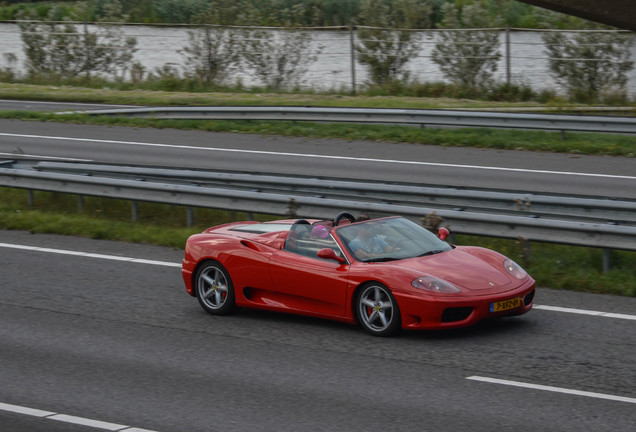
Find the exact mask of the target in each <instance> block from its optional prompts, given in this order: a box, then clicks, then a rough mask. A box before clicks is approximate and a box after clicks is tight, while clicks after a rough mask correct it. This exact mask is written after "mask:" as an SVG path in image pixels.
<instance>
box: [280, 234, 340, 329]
mask: <svg viewBox="0 0 636 432" xmlns="http://www.w3.org/2000/svg"><path fill="white" fill-rule="evenodd" d="M304 240H306V241H304V242H303V244H302V245H300V246H299V244H298V243H300V241H299V242H298V243H297V242H294V244H293V245H291V244H290V242H288V243H287V244H286V247H284V248H283V249H281V250H279V251H277V252H276V253H274V254H273V255H272V257H271V261H270V272H271V275H272V282H273V283H272V290H273V291H274V292H276V294H277V297H278V299H279V300H280V302H281V303H283V304H284V307H286V308H289V309H293V310H297V311H303V312H310V313H313V314H319V315H329V316H338V317H342V316H344V315H345V303H346V298H347V280H348V279H347V276H348V273H349V264H348V263H339V262H337V261H335V260H327V259H322V258H318V256H317V255H316V253H317V251H318V250H320V249H322V248H324V247H330V248H332V249H334V250H335V251H336V253H337V254H340V256H342V255H341V254H342V252H341V251H340V248H339V247H338V245H337V244H336V242H335V241H334V240H333V238H332V237H331V236H328V237H327V238H320V239H311V238H308V239H304ZM281 306H282V305H281Z"/></svg>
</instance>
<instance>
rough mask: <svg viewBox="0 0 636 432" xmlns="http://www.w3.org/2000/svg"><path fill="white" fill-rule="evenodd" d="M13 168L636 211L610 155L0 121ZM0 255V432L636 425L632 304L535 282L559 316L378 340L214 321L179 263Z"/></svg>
mask: <svg viewBox="0 0 636 432" xmlns="http://www.w3.org/2000/svg"><path fill="white" fill-rule="evenodd" d="M15 155H20V156H21V157H34V158H42V157H44V158H51V159H53V160H55V159H57V158H62V159H67V158H72V159H85V160H94V161H99V162H113V163H131V164H146V165H165V166H179V167H196V168H206V167H209V168H215V169H231V170H240V171H261V172H281V173H294V174H307V175H316V176H318V175H324V176H336V177H349V178H364V179H376V180H378V181H391V180H395V181H411V182H412V181H417V182H421V183H425V184H450V185H457V186H471V187H493V188H506V189H518V190H527V191H543V192H559V193H575V194H586V195H606V196H617V197H629V198H636V187H635V186H636V177H635V175H636V174H635V173H636V170H635V169H634V168H635V167H636V161H635V160H634V159H627V158H613V157H587V156H572V155H555V154H548V153H531V152H516V151H491V150H475V149H469V148H444V147H431V146H419V145H410V144H389V143H369V142H349V141H343V140H310V139H303V138H280V137H260V136H256V135H239V134H229V133H228V134H217V133H205V132H198V131H175V130H154V129H134V128H120V127H95V126H83V125H68V124H56V123H41V122H24V121H15V120H0V157H8V158H10V157H12V156H15ZM0 243H3V244H4V245H3V246H1V247H0V268H1V269H2V270H1V271H0V430H2V431H4V430H7V431H11V432H14V431H17V432H22V431H71V432H73V431H93V430H120V431H123V430H126V431H128V432H139V429H135V428H143V429H147V430H152V431H158V432H164V431H165V432H170V431H188V432H190V431H192V432H196V431H252V430H253V431H287V430H290V431H292V430H293V431H298V430H312V431H313V430H336V431H357V430H364V431H369V430H383V431H386V430H396V431H397V430H399V431H402V430H422V431H493V430H497V431H508V430H515V431H519V430H521V431H547V430H558V431H577V432H579V431H588V430H589V431H606V430H607V431H630V432H631V431H633V430H634V424H636V384H634V383H636V367H635V366H634V358H636V331H635V330H636V320H634V319H633V317H634V315H636V299H631V298H618V297H612V296H601V295H593V294H585V293H570V292H561V291H553V290H549V289H545V288H540V289H539V290H538V293H537V297H536V304H537V305H540V306H556V307H564V308H570V309H568V312H563V311H555V310H551V309H549V308H537V309H535V310H533V311H531V312H530V313H529V314H527V315H525V316H522V317H517V318H508V319H503V320H497V321H492V322H487V323H484V324H481V325H478V326H476V327H474V328H471V329H466V330H457V331H447V332H420V333H413V332H410V333H405V334H403V335H401V336H399V337H396V338H392V339H378V338H373V337H370V336H368V335H366V334H365V333H363V332H362V331H361V330H360V329H358V328H356V327H354V326H349V325H346V324H340V323H333V322H327V321H322V320H317V319H309V318H303V317H295V316H288V315H279V314H273V313H265V312H258V311H241V312H240V313H238V314H237V315H234V316H230V317H212V316H209V315H207V314H205V313H204V312H203V311H202V310H201V309H200V307H199V306H198V304H197V302H196V300H195V299H193V298H191V297H189V296H188V295H187V294H186V293H185V291H184V289H183V282H182V280H181V278H180V274H179V267H178V263H179V262H180V260H181V258H182V251H178V250H172V249H166V248H159V247H153V246H142V245H131V244H122V243H117V242H105V241H94V240H87V239H78V238H67V237H58V236H52V235H31V234H28V233H24V232H16V231H0ZM8 245H23V246H38V247H46V248H50V249H54V250H53V251H44V250H32V249H24V248H23V249H16V248H13V247H9V246H8ZM59 250H70V251H79V252H87V253H97V254H102V255H104V256H102V257H99V258H98V257H87V256H82V255H68V254H60V253H55V252H56V251H59ZM112 256H120V257H121V256H123V257H132V258H140V259H145V260H154V261H152V262H143V261H142V262H139V261H130V260H127V261H118V260H113V259H110V258H109V257H112ZM162 263H163V264H162ZM572 308H573V309H575V310H574V311H573V310H571V309H572ZM580 309H581V310H588V311H600V312H606V313H613V314H617V315H598V314H595V315H589V314H584V313H581V312H580V311H578V310H580ZM572 312H576V313H572ZM470 377H478V378H477V379H468V378H470ZM497 379H499V380H505V381H504V382H499V381H494V380H497ZM537 386H539V387H537ZM541 386H543V387H541ZM581 392H583V393H581ZM30 409H34V410H40V411H32V410H30ZM69 416H73V417H69ZM73 422H75V423H80V424H74V423H73ZM96 422H109V423H108V424H104V423H96Z"/></svg>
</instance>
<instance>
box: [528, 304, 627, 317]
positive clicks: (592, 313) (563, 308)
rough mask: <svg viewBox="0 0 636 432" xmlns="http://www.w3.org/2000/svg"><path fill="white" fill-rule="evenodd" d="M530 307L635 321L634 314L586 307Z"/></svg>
mask: <svg viewBox="0 0 636 432" xmlns="http://www.w3.org/2000/svg"><path fill="white" fill-rule="evenodd" d="M532 308H533V309H541V310H547V311H552V312H565V313H574V314H580V315H593V316H602V317H607V318H619V319H627V320H635V321H636V315H627V314H617V313H611V312H599V311H593V310H587V309H573V308H566V307H560V306H543V305H534V306H533V307H532Z"/></svg>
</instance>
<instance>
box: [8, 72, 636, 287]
mask: <svg viewBox="0 0 636 432" xmlns="http://www.w3.org/2000/svg"><path fill="white" fill-rule="evenodd" d="M2 98H4V99H7V98H11V99H31V100H33V99H39V100H58V101H64V100H72V101H83V102H105V103H122V104H144V105H319V106H364V107H401V108H459V107H462V108H467V107H469V108H481V109H492V108H521V107H522V105H521V104H514V103H492V102H490V103H489V102H484V101H458V100H438V99H420V98H394V97H365V96H361V97H349V96H330V95H302V94H294V95H279V94H255V93H245V94H243V93H232V94H226V93H218V94H212V93H202V94H190V93H167V92H165V93H164V92H148V91H130V92H121V91H109V90H88V89H79V88H77V89H75V88H47V87H39V86H28V85H8V84H0V99H2ZM533 106H534V105H533ZM0 118H15V119H28V120H34V121H62V119H61V118H60V117H59V116H55V115H52V114H46V113H33V112H17V111H14V112H6V111H5V112H0ZM64 121H69V122H77V123H87V124H109V125H128V126H137V127H145V126H148V127H171V128H186V129H204V130H212V131H226V132H241V133H258V134H283V135H294V136H308V137H334V138H345V139H349V140H356V139H360V140H378V141H386V142H395V141H400V142H411V143H421V144H437V145H448V146H478V147H484V148H501V149H525V150H533V151H557V152H568V153H578V154H606V155H614V156H623V157H635V156H636V138H634V137H629V136H622V135H600V134H578V133H569V132H568V133H567V134H566V139H565V140H563V139H562V137H561V134H560V133H546V132H535V131H503V130H501V131H499V130H480V129H460V130H435V129H420V128H413V127H382V126H367V125H326V124H311V123H300V122H299V123H297V124H291V123H288V122H214V121H166V120H164V121H158V120H141V119H125V118H89V117H87V116H78V115H73V116H69V117H67V118H66V119H65V120H64ZM0 198H1V199H0V229H21V230H28V231H32V232H48V233H60V234H67V235H81V236H87V237H91V238H101V239H113V240H122V241H134V242H147V243H154V244H160V245H164V246H171V247H175V248H181V247H183V245H184V243H185V239H186V238H187V236H188V235H189V234H191V233H194V232H199V231H201V230H202V229H203V228H205V227H207V226H210V225H214V224H218V223H222V222H226V221H229V220H236V219H244V218H245V215H243V214H241V213H234V212H227V211H218V210H209V209H195V223H196V224H197V226H195V227H193V228H184V226H185V220H186V217H185V211H184V210H183V208H180V207H176V206H169V205H160V204H151V203H140V209H139V211H140V220H139V222H136V223H133V222H130V203H128V202H126V201H118V200H109V199H101V198H92V197H86V198H85V207H84V211H83V212H82V213H81V214H80V213H78V210H77V198H76V197H74V196H68V195H63V194H53V193H46V192H36V193H35V204H34V207H33V208H29V207H28V205H27V198H26V192H25V191H19V190H12V189H7V188H2V189H0ZM261 218H267V216H262V217H261ZM456 240H457V243H458V244H479V245H482V246H485V247H489V248H492V249H495V250H498V251H500V252H502V253H504V254H506V255H508V256H510V257H512V258H514V259H515V260H517V261H518V262H519V263H522V264H523V265H524V266H525V267H526V268H527V269H528V271H529V272H530V273H531V274H532V275H533V276H534V277H535V279H537V281H538V283H539V285H541V286H550V287H553V288H563V289H572V290H582V291H591V292H603V293H613V294H620V295H627V296H636V270H635V269H636V253H632V252H617V251H615V252H613V254H612V270H611V271H610V272H608V273H606V274H604V273H602V270H601V262H602V258H601V256H602V251H601V250H599V249H595V248H578V247H567V246H558V245H547V244H540V243H533V244H532V251H531V254H530V258H529V259H526V258H524V257H525V256H526V254H525V252H526V251H524V245H523V244H522V243H520V242H516V241H513V240H497V239H487V238H475V237H468V236H457V239H456Z"/></svg>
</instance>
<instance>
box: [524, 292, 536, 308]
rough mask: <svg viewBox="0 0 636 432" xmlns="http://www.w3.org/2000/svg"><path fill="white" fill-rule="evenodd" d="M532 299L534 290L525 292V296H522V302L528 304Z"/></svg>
mask: <svg viewBox="0 0 636 432" xmlns="http://www.w3.org/2000/svg"><path fill="white" fill-rule="evenodd" d="M533 299H534V290H532V291H530V292H529V293H528V294H526V296H525V297H524V298H523V304H524V305H526V306H528V305H529V304H530V303H532V300H533Z"/></svg>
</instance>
